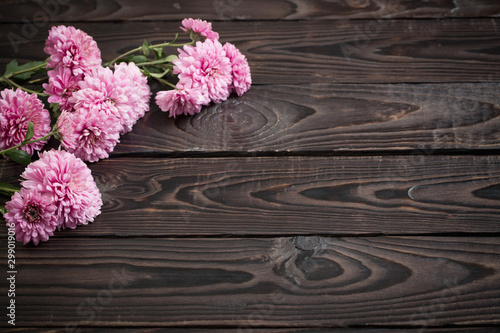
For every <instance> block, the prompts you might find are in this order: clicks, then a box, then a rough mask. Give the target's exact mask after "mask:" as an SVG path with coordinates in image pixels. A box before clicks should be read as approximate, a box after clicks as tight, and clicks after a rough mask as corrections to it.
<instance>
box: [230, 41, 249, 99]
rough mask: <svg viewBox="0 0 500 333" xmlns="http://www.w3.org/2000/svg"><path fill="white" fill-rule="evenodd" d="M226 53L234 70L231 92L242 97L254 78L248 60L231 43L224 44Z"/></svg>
mask: <svg viewBox="0 0 500 333" xmlns="http://www.w3.org/2000/svg"><path fill="white" fill-rule="evenodd" d="M224 51H226V56H227V57H228V58H229V60H230V61H231V67H232V69H233V83H232V84H231V85H230V86H229V90H230V91H231V92H233V91H234V92H236V94H238V96H241V95H243V94H244V93H245V92H247V91H248V89H250V86H251V85H252V76H251V75H250V66H248V61H247V58H246V57H245V56H244V55H243V54H242V53H241V52H240V50H238V49H237V48H236V46H234V45H233V44H231V43H226V44H224Z"/></svg>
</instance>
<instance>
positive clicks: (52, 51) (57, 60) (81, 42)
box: [43, 25, 101, 75]
mask: <svg viewBox="0 0 500 333" xmlns="http://www.w3.org/2000/svg"><path fill="white" fill-rule="evenodd" d="M43 50H44V51H45V53H47V54H48V55H50V60H49V61H48V63H47V68H56V67H59V66H63V67H67V68H69V69H71V70H72V72H73V74H74V75H79V74H85V73H87V72H88V71H89V70H91V69H92V68H94V67H96V66H100V65H101V51H100V50H99V48H98V47H97V43H96V42H95V41H94V39H93V38H92V37H91V36H89V35H87V34H86V33H85V32H83V31H81V30H80V29H75V27H71V26H69V27H66V26H64V25H60V26H57V27H52V29H51V30H50V31H49V36H48V38H47V40H46V41H45V47H44V49H43Z"/></svg>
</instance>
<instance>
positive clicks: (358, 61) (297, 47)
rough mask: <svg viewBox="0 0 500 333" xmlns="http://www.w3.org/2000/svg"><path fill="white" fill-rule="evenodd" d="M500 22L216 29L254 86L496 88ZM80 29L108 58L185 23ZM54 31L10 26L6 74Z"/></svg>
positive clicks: (6, 28)
mask: <svg viewBox="0 0 500 333" xmlns="http://www.w3.org/2000/svg"><path fill="white" fill-rule="evenodd" d="M498 23H499V21H498V19H476V20H470V19H464V20H456V19H453V20H368V21H333V22H332V21H300V22H296V21H293V22H289V21H288V22H287V21H280V22H261V21H257V22H218V23H216V24H214V29H215V30H217V31H219V33H220V34H221V37H222V39H221V40H222V41H223V42H226V41H230V42H232V43H234V44H235V45H236V46H237V47H238V48H240V50H241V51H242V52H243V53H244V54H245V55H246V56H247V57H248V59H249V63H250V66H251V68H252V77H253V82H254V83H255V84H299V85H302V84H306V83H332V82H335V83H359V82H363V83H411V82H418V83H422V82H482V81H484V78H487V77H490V79H491V80H493V81H494V82H498V81H499V80H500V54H499V52H498V45H499V41H500V38H499V37H500V34H499V31H498V28H497V26H498ZM54 24H55V23H54ZM76 26H77V27H78V28H80V29H83V30H84V31H86V32H87V33H89V34H90V35H91V36H93V37H94V38H95V39H96V41H97V42H98V44H99V47H100V48H101V50H102V56H103V59H105V60H111V59H113V58H114V57H115V56H116V55H117V54H121V53H123V52H125V51H127V50H130V49H132V48H135V47H137V46H138V45H141V44H142V43H143V41H144V39H147V40H148V41H150V42H152V43H156V42H164V41H165V40H171V39H172V38H173V36H174V34H175V33H176V32H178V31H179V29H178V26H179V23H173V22H145V23H139V22H137V23H133V24H114V23H107V24H104V23H102V24H92V23H81V24H80V23H78V24H76ZM48 28H49V24H47V25H45V26H42V27H40V28H37V29H36V32H37V33H36V34H34V35H33V36H30V37H29V38H27V37H26V38H24V39H21V41H22V43H21V42H19V43H17V41H19V39H13V37H12V34H14V35H16V36H21V35H22V34H23V29H24V28H23V25H21V24H4V25H3V27H2V30H1V31H0V41H1V42H0V49H1V50H2V51H1V52H0V66H1V67H0V68H3V67H4V66H5V64H6V63H7V62H8V61H10V60H11V59H12V58H19V60H20V62H23V61H28V60H33V59H38V60H40V59H44V58H45V57H46V55H45V54H44V53H43V46H44V43H45V39H46V37H47V34H48V32H47V31H48ZM9 35H10V37H9ZM401 36H404V37H401ZM21 37H22V36H21ZM13 40H14V42H12V41H13ZM16 48H17V49H18V50H17V52H16ZM168 52H176V51H175V50H171V51H168ZM291 69H293V70H291Z"/></svg>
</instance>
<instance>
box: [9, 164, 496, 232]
mask: <svg viewBox="0 0 500 333" xmlns="http://www.w3.org/2000/svg"><path fill="white" fill-rule="evenodd" d="M1 169H2V170H4V171H3V172H4V174H5V176H6V177H7V175H19V167H17V166H15V167H13V166H12V164H11V163H6V162H4V161H3V162H2V166H1ZM91 169H92V174H93V175H94V178H95V180H96V182H97V184H98V187H99V188H100V190H101V193H102V196H103V201H104V206H103V209H102V214H101V215H100V216H99V217H97V219H96V220H95V222H94V223H93V224H91V225H89V226H82V227H79V228H77V229H76V230H67V231H60V232H58V233H57V234H58V235H61V236H62V237H79V236H88V235H93V236H103V235H109V236H117V235H118V236H165V235H228V234H229V235H249V234H252V235H280V234H281V235H283V234H285V235H290V234H329V235H346V234H347V235H349V234H356V235H366V234H379V233H383V234H397V235H399V234H426V233H458V232H460V233H467V232H475V233H498V232H499V231H500V219H499V218H498V217H499V213H500V205H499V201H498V200H500V195H499V189H500V157H499V156H426V155H411V156H364V157H354V156H353V157H342V156H331V157H304V156H298V157H260V158H259V157H244V158H238V157H234V158H173V159H172V158H164V159H162V158H112V159H108V160H103V161H100V162H99V163H97V164H92V165H91ZM21 170H22V169H21ZM16 178H17V177H16ZM16 178H14V179H16ZM4 180H10V181H11V182H12V181H13V180H12V178H3V177H2V179H0V181H4ZM3 233H6V228H5V227H4V229H3Z"/></svg>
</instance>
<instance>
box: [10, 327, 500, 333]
mask: <svg viewBox="0 0 500 333" xmlns="http://www.w3.org/2000/svg"><path fill="white" fill-rule="evenodd" d="M69 331H70V332H71V330H69ZM75 331H76V330H75ZM3 332H4V333H24V332H26V333H30V332H37V333H39V332H47V333H49V332H50V333H68V330H66V328H56V327H50V328H47V327H43V328H42V327H35V328H21V327H20V328H15V329H5V330H4V331H3ZM78 332H82V333H122V332H126V333H143V332H148V333H163V332H165V328H151V327H140V328H131V327H126V328H117V327H114V328H108V327H96V328H81V327H78ZM168 332H169V333H185V332H189V333H191V332H192V333H205V332H208V333H211V332H213V333H242V332H248V333H252V332H255V333H407V332H408V333H422V328H380V327H377V328H357V327H356V328H355V327H348V328H347V327H346V328H336V327H335V328H334V327H328V328H320V327H301V328H291V327H290V328H269V327H268V328H259V327H255V328H254V327H251V328H246V329H242V328H221V327H203V328H198V327H184V328H182V327H169V328H168ZM497 332H498V330H497V329H496V328H494V327H476V326H474V327H471V326H465V327H453V328H450V327H448V328H436V327H426V328H425V333H497Z"/></svg>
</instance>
